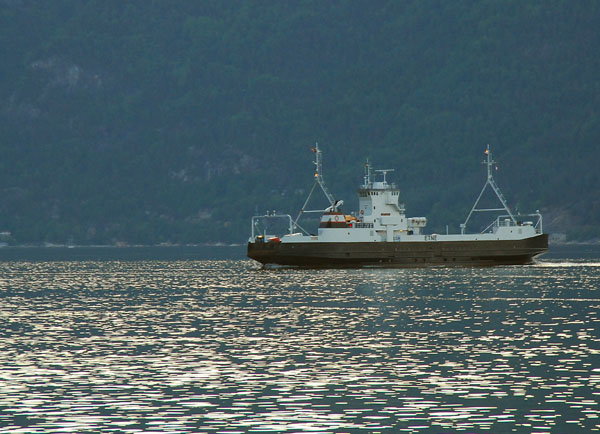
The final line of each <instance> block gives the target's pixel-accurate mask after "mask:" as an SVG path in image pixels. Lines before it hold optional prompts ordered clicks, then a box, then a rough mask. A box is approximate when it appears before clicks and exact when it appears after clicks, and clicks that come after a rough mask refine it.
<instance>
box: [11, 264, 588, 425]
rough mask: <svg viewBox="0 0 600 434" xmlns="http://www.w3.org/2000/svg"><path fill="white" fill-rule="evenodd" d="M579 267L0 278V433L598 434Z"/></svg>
mask: <svg viewBox="0 0 600 434" xmlns="http://www.w3.org/2000/svg"><path fill="white" fill-rule="evenodd" d="M594 264H595V263H590V262H583V263H566V262H564V261H562V262H552V263H541V264H539V265H537V266H531V267H499V268H490V269H435V270H432V269H423V270H419V269H417V270H320V271H310V270H295V269H278V270H269V271H265V270H260V269H257V268H256V267H255V266H254V265H253V264H252V263H251V262H249V261H234V260H230V261H171V262H169V261H164V262H158V261H140V262H122V261H121V262H120V261H112V262H110V261H105V262H92V261H87V262H52V263H50V262H38V263H29V262H11V263H2V264H0V267H1V268H0V299H1V301H2V303H1V308H0V321H2V324H3V326H2V327H1V328H0V359H1V362H0V432H11V433H17V432H27V433H42V432H43V433H47V432H61V433H63V432H98V431H111V432H115V433H138V432H139V433H141V432H145V433H148V432H156V433H184V432H207V433H208V432H211V433H217V432H222V433H236V432H237V433H246V432H274V431H276V432H315V433H316V432H324V433H325V432H327V433H329V432H334V431H335V432H355V431H361V432H441V431H446V432H448V431H451V432H455V431H457V432H462V431H464V432H473V431H477V432H479V431H486V432H522V433H529V432H532V431H535V432H540V433H541V432H573V431H579V432H589V431H597V430H599V429H600V425H599V419H598V416H599V415H600V414H599V408H598V404H599V395H600V368H597V367H598V366H600V363H599V362H600V360H599V354H600V345H599V336H598V330H599V329H600V327H599V326H598V322H599V317H598V313H597V312H598V308H599V307H600V294H599V293H598V288H599V283H600V273H599V272H598V271H597V267H596V266H595V265H594Z"/></svg>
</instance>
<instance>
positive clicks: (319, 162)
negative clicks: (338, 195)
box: [294, 143, 341, 234]
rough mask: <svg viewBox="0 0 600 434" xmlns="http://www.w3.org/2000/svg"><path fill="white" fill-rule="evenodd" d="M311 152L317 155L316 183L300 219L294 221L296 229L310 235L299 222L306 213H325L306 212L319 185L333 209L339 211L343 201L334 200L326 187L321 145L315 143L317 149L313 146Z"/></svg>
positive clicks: (314, 162) (301, 211)
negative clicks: (338, 208)
mask: <svg viewBox="0 0 600 434" xmlns="http://www.w3.org/2000/svg"><path fill="white" fill-rule="evenodd" d="M310 150H311V151H312V152H314V153H315V161H313V164H314V165H315V182H314V184H313V186H312V188H311V189H310V193H309V194H308V197H307V198H306V201H305V202H304V205H302V209H301V210H300V212H299V213H298V217H296V220H294V227H298V228H300V229H301V230H302V231H304V232H305V233H307V234H308V232H307V231H306V230H304V228H302V226H300V225H299V224H298V220H300V217H301V216H302V214H304V213H306V212H323V210H313V211H307V210H306V206H307V205H308V202H309V201H310V198H311V197H312V194H313V193H314V191H315V188H316V187H317V185H318V186H319V187H321V190H323V193H324V194H325V197H326V198H327V200H328V201H329V203H330V205H331V208H332V209H337V207H338V206H341V201H336V200H335V199H334V198H333V196H332V195H331V193H330V192H329V190H328V189H327V186H326V185H325V180H324V179H323V157H322V154H321V150H320V149H319V144H318V143H315V147H314V148H313V147H312V146H311V147H310Z"/></svg>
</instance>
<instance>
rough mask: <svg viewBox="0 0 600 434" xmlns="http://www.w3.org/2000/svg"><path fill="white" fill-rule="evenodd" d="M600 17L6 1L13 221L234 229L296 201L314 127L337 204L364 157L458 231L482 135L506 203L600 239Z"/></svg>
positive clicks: (167, 233)
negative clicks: (390, 173) (496, 163)
mask: <svg viewBox="0 0 600 434" xmlns="http://www.w3.org/2000/svg"><path fill="white" fill-rule="evenodd" d="M599 22H600V4H599V3H598V2H595V1H580V2H575V3H574V2H567V1H545V2H537V1H532V2H520V1H504V2H497V1H481V2H469V1H454V2H446V3H444V2H438V1H433V0H421V1H378V2H372V1H369V2H367V1H327V2H324V1H296V2H272V1H239V2H238V1H228V2H223V1H201V2H198V1H179V2H164V1H147V0H144V1H128V2H122V1H106V0H102V1H100V0H90V1H85V2H83V1H78V0H55V1H52V2H47V1H37V0H4V1H0V58H1V59H2V68H0V150H1V152H2V154H1V155H2V157H1V159H0V186H1V188H2V193H3V195H2V206H1V207H0V231H2V230H5V231H11V232H12V234H13V239H14V240H15V242H18V243H30V242H44V241H46V242H61V243H62V242H66V241H67V240H72V241H73V242H75V243H81V244H94V243H115V242H126V243H135V244H155V243H163V242H173V243H199V242H217V241H224V242H243V241H244V240H245V239H246V237H247V236H248V233H249V229H250V228H249V217H250V216H251V215H252V214H254V213H255V211H258V212H261V213H262V212H264V211H265V210H266V209H269V210H271V209H277V210H280V211H285V212H290V213H294V212H296V211H297V209H298V208H299V207H300V206H301V204H302V201H303V200H304V198H305V194H306V193H307V191H308V189H309V188H310V186H311V183H312V163H311V158H312V154H311V153H310V152H308V147H309V145H311V144H313V143H314V142H315V141H318V142H319V143H320V144H321V146H322V148H323V149H324V152H325V154H324V156H325V164H324V166H325V167H324V168H325V176H326V179H327V181H328V183H329V186H330V189H331V190H332V192H334V194H335V195H336V197H339V198H343V199H344V200H345V202H346V204H347V205H346V210H351V209H352V208H354V207H355V205H356V201H355V193H354V190H355V188H356V186H357V185H358V183H359V182H360V181H361V176H362V162H363V161H364V159H365V158H366V157H371V159H372V161H373V162H374V164H375V165H376V166H377V167H382V166H385V168H394V169H396V172H395V173H394V174H393V176H391V179H393V180H394V181H396V183H397V184H399V185H400V186H401V188H402V189H403V191H402V194H403V200H405V201H406V204H407V211H408V214H410V215H426V216H428V217H429V218H430V231H431V232H444V231H445V227H446V224H450V228H451V230H452V231H456V230H457V228H458V224H459V223H460V222H462V220H463V219H464V217H465V216H466V213H467V212H468V210H469V208H470V206H471V205H472V202H473V200H474V199H475V197H476V196H477V194H478V193H479V189H480V188H481V186H482V185H483V182H484V180H485V172H484V168H483V167H480V166H479V165H478V164H479V161H480V160H481V159H482V157H483V150H484V148H485V145H486V144H487V143H490V144H491V146H492V149H493V150H494V152H495V156H496V157H497V159H498V160H499V171H498V172H497V173H498V175H497V181H498V183H499V185H500V187H501V188H502V189H503V190H504V192H505V195H506V196H507V197H508V199H509V202H510V204H511V205H513V206H516V207H518V209H519V210H521V211H533V210H535V209H536V208H539V209H541V210H542V211H543V212H546V213H547V215H548V217H547V218H546V220H545V223H546V228H547V229H548V230H550V231H557V232H567V231H568V232H569V235H570V236H571V237H573V238H580V239H583V238H589V237H592V238H594V237H597V236H598V234H599V232H600V231H599V229H598V228H600V179H599V175H598V157H600V155H599V154H600V146H599V140H600V74H599V73H598V71H600V53H599V47H600V32H599V31H598V28H599V26H598V23H599ZM299 189H304V192H302V191H299ZM567 222H568V224H570V225H573V226H572V227H566V226H565V224H567ZM577 226H581V227H582V229H581V230H577V229H574V228H575V227H577Z"/></svg>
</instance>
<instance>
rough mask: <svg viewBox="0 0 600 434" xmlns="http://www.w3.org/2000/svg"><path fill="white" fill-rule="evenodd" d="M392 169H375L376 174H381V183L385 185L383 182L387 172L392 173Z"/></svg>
mask: <svg viewBox="0 0 600 434" xmlns="http://www.w3.org/2000/svg"><path fill="white" fill-rule="evenodd" d="M393 171H394V169H377V170H375V172H378V173H383V183H384V184H387V181H386V180H385V176H386V175H387V174H388V172H393Z"/></svg>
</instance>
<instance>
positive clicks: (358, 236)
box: [250, 146, 542, 243]
mask: <svg viewBox="0 0 600 434" xmlns="http://www.w3.org/2000/svg"><path fill="white" fill-rule="evenodd" d="M314 152H316V154H317V156H316V162H315V165H316V173H315V185H314V186H313V189H312V190H311V193H310V195H309V197H308V199H307V200H306V202H305V204H304V207H303V209H302V210H301V211H300V214H299V215H298V217H297V218H296V220H294V221H293V220H292V218H291V217H290V216H288V215H285V216H282V215H279V216H277V217H286V218H289V228H290V230H289V232H290V233H288V234H286V235H284V236H282V237H276V238H277V240H278V241H279V240H280V242H281V243H315V242H319V243H356V242H358V243H361V242H388V243H393V242H398V243H402V242H442V241H479V240H481V241H485V240H487V241H495V240H521V239H525V238H530V237H534V236H536V235H539V234H541V233H542V216H541V214H539V212H538V213H536V214H529V215H527V216H515V215H514V214H513V213H512V212H511V211H510V209H509V208H508V206H507V204H506V201H505V199H504V197H503V196H502V194H501V192H500V189H499V188H498V186H497V185H496V183H495V182H494V180H493V176H492V172H491V169H490V168H491V164H492V163H493V160H491V152H490V150H489V147H488V149H487V150H486V154H487V157H488V158H487V162H484V163H486V164H487V166H488V167H487V171H488V179H487V181H486V185H485V186H484V189H483V190H482V191H481V193H480V195H479V197H478V198H477V201H476V202H475V205H474V206H473V209H472V210H471V212H470V213H469V216H468V217H467V219H466V220H465V223H463V224H462V225H461V233H460V234H424V233H423V228H424V227H425V226H426V224H427V219H426V218H425V217H406V214H405V209H404V204H403V203H401V202H400V201H399V199H400V190H399V189H398V188H397V187H396V185H395V184H393V183H388V182H387V174H388V173H389V172H392V170H391V169H385V170H375V171H374V172H375V174H376V175H379V176H378V177H379V178H380V179H379V180H374V179H373V178H374V177H375V176H374V175H373V170H372V169H371V165H370V164H369V163H368V162H367V163H366V164H365V176H364V184H363V185H361V186H360V188H359V190H358V211H357V212H353V213H352V214H349V215H348V214H343V213H342V212H341V211H340V210H339V208H340V206H341V203H342V202H341V201H334V200H333V197H332V196H331V195H330V194H329V191H328V190H327V188H326V187H325V185H324V181H323V179H322V174H321V151H320V150H319V148H318V146H317V148H316V149H315V150H314ZM317 185H320V186H321V188H322V190H323V192H324V193H325V195H326V196H327V198H328V200H329V201H330V202H331V206H330V207H328V208H327V209H326V210H319V211H318V212H322V213H323V214H322V217H321V221H320V225H319V230H318V234H317V235H310V234H308V233H307V232H306V231H305V230H304V229H303V228H302V227H301V226H300V225H299V224H298V220H299V219H300V217H301V216H302V214H303V213H304V212H315V211H305V209H304V208H305V207H306V205H307V204H308V202H309V199H310V196H311V195H312V193H313V191H314V190H315V187H316V186H317ZM488 185H490V186H491V187H492V189H493V190H494V192H495V193H496V195H497V197H498V198H499V200H500V202H501V203H502V205H503V207H502V208H495V209H477V204H478V202H479V199H480V198H481V196H482V194H483V192H484V190H485V188H486V187H487V186H488ZM480 211H505V212H506V213H507V215H501V216H498V217H497V218H496V220H494V221H493V222H492V223H491V224H490V225H489V226H488V227H487V228H486V229H485V230H484V231H483V232H482V233H476V234H466V233H465V228H466V224H467V222H468V221H469V218H470V216H471V214H472V213H473V212H480ZM265 217H271V218H272V217H275V216H272V215H271V216H256V217H254V218H253V223H252V237H251V238H250V241H251V242H253V241H254V240H255V239H256V237H257V236H261V237H264V238H267V239H268V238H269V237H270V236H269V235H267V234H264V235H255V227H256V223H257V221H258V219H261V218H265ZM523 217H528V218H533V220H535V223H534V222H533V221H521V220H519V218H520V219H522V218H523ZM536 219H537V220H536ZM298 229H300V230H301V231H303V232H304V233H302V232H294V231H295V230H298Z"/></svg>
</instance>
